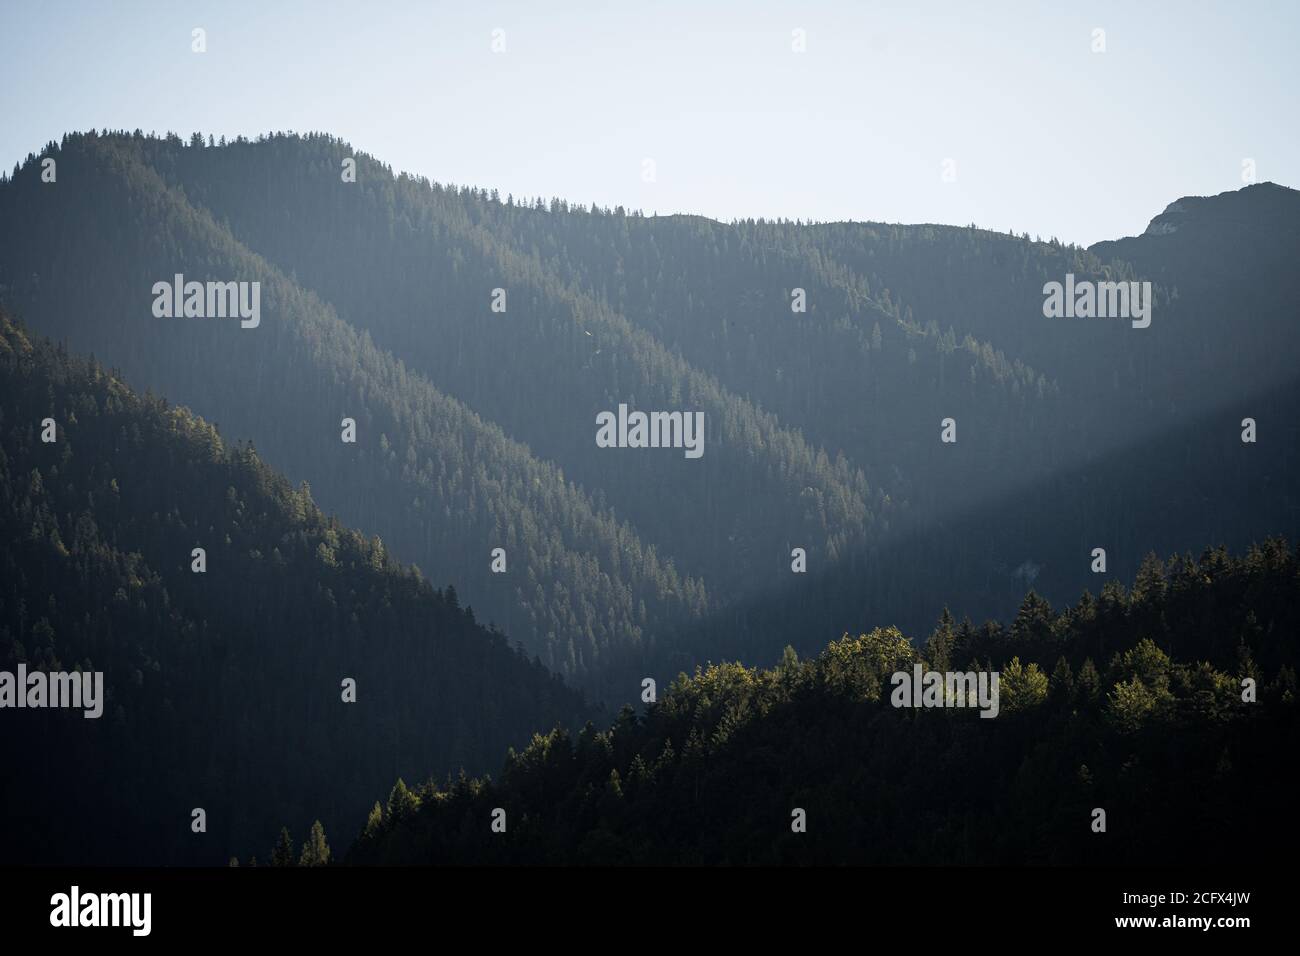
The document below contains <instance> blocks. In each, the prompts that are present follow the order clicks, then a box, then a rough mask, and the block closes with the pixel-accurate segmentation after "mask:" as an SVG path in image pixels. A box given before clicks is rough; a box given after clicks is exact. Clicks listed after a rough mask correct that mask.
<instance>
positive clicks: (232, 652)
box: [0, 314, 592, 864]
mask: <svg viewBox="0 0 1300 956" xmlns="http://www.w3.org/2000/svg"><path fill="white" fill-rule="evenodd" d="M46 419H52V420H53V422H52V426H51V427H52V428H53V429H54V431H53V432H52V433H51V437H53V438H54V439H55V440H53V441H44V440H43V438H42V433H43V432H45V431H46V428H45V426H44V425H43V423H44V422H45V420H46ZM0 548H2V550H0V671H7V672H9V673H11V674H12V673H14V672H15V671H16V668H17V667H18V666H19V664H24V665H25V666H26V668H27V670H28V672H29V673H30V672H32V671H37V670H40V671H62V670H68V671H71V670H82V671H102V672H103V674H104V686H105V689H106V697H107V700H106V703H105V704H104V707H103V715H102V716H101V717H100V718H98V719H86V718H84V717H83V715H82V712H81V711H79V710H74V711H51V710H14V709H6V710H5V711H4V714H3V719H4V722H5V724H4V733H3V734H0V761H2V762H3V764H4V766H5V768H6V770H5V774H4V781H5V783H4V786H2V787H0V812H2V813H3V816H4V819H5V820H6V821H7V824H6V833H5V838H4V840H3V841H2V842H0V860H3V861H4V862H6V863H14V862H40V863H44V864H50V863H59V862H74V861H75V862H80V863H86V862H91V863H107V862H112V863H116V864H123V863H152V864H159V863H181V862H190V863H193V862H201V863H208V864H220V863H224V862H225V861H226V859H227V857H228V855H229V853H230V848H231V847H236V848H243V847H256V846H262V845H265V846H268V847H269V846H270V845H271V842H272V840H273V839H274V837H275V834H276V832H277V830H278V828H279V826H280V824H281V823H285V822H288V823H290V824H291V825H293V826H295V827H300V828H302V829H304V830H305V829H306V827H307V825H308V824H310V823H311V822H312V820H313V819H316V818H319V819H320V820H321V821H324V825H325V827H326V828H329V829H333V828H334V827H342V828H343V832H344V833H345V834H347V833H348V828H350V827H351V826H352V821H353V820H354V819H355V818H356V817H357V815H358V814H361V813H363V812H364V808H365V806H366V805H367V801H368V798H369V797H370V796H371V795H373V793H374V792H375V790H376V788H378V787H381V786H383V785H385V783H386V781H388V780H391V779H392V777H393V775H394V774H395V773H407V774H411V773H415V772H421V773H424V772H428V770H429V768H431V767H440V768H442V772H444V773H452V772H455V771H457V770H459V769H460V768H462V767H463V768H466V769H469V768H477V769H478V771H479V772H482V771H486V770H490V769H492V768H494V767H495V766H496V765H497V763H498V762H499V759H500V754H501V753H502V751H503V749H504V748H505V747H507V746H509V745H511V744H519V743H523V742H525V741H526V740H527V739H528V737H529V736H530V735H531V733H532V732H534V731H535V730H536V728H537V726H538V725H539V722H540V723H541V725H543V726H545V725H547V724H549V723H550V722H552V721H560V722H564V723H569V722H572V721H575V720H582V719H585V718H586V716H587V715H589V714H590V713H592V711H591V709H590V708H589V707H588V705H587V704H586V703H585V702H584V701H583V700H582V698H581V697H580V696H579V695H578V694H577V692H575V691H574V690H572V689H570V688H569V687H566V686H565V685H564V684H563V682H562V681H561V679H560V678H559V677H558V676H557V675H554V674H552V673H550V672H548V671H547V669H546V668H545V667H543V666H542V664H541V663H540V662H538V661H537V660H535V659H532V660H530V659H529V658H528V657H527V656H525V655H524V654H522V653H521V652H520V651H519V650H517V649H514V648H512V647H511V646H510V645H509V643H508V641H507V639H506V636H505V635H503V634H502V633H500V632H499V631H497V630H495V629H491V628H485V627H484V626H483V625H481V624H480V623H478V621H477V620H476V616H475V614H474V612H473V610H472V609H470V608H469V607H462V606H461V604H460V601H459V598H458V596H457V594H456V591H455V589H454V587H451V586H447V587H446V588H445V589H440V588H435V587H434V586H433V585H432V584H430V583H429V582H428V581H427V580H425V579H424V578H423V577H422V576H421V575H420V574H419V573H418V572H417V571H416V570H415V569H412V568H410V567H407V566H404V565H401V564H399V563H398V562H397V561H395V560H394V558H393V557H392V555H391V554H389V552H388V550H387V548H386V547H385V545H384V544H383V542H382V541H381V540H380V539H379V538H378V537H367V536H366V535H364V534H362V533H360V532H358V531H356V530H353V529H350V528H348V527H346V526H345V525H343V524H341V523H340V522H339V521H338V520H337V519H336V518H331V517H327V516H326V515H324V514H323V513H322V512H321V510H320V509H319V508H318V507H317V506H316V504H315V503H314V501H313V499H312V493H311V491H310V490H309V488H308V487H307V486H306V485H302V486H300V487H298V488H294V487H293V486H292V485H290V484H289V482H288V481H286V480H285V479H284V478H283V477H281V476H279V475H277V474H276V473H275V472H273V471H272V470H271V469H270V468H269V467H267V465H266V464H264V463H263V462H262V460H261V458H260V457H259V455H258V453H257V452H256V451H255V450H254V448H253V447H252V446H251V445H247V444H234V445H230V444H227V443H226V442H225V441H224V440H223V439H222V438H221V436H220V435H218V433H217V431H216V429H215V428H213V427H212V426H211V425H209V424H207V423H206V422H204V421H203V420H202V419H199V418H197V417H195V416H194V415H193V414H191V413H190V412H189V411H187V410H186V409H183V408H177V407H175V406H172V405H170V404H169V403H168V402H167V401H166V400H165V399H161V398H157V397H152V396H147V395H146V396H141V395H138V394H136V393H135V392H133V391H132V390H131V389H130V388H129V387H127V386H126V385H125V384H124V383H123V382H122V381H121V379H120V378H119V377H118V376H117V375H115V374H114V373H112V372H109V371H106V370H105V369H103V368H102V367H100V366H99V365H98V364H96V363H94V362H90V361H85V360H81V359H74V358H71V357H69V356H68V354H67V353H66V352H64V351H63V350H62V349H61V348H58V347H55V346H53V345H51V344H49V343H48V342H46V341H44V340H42V339H39V338H35V337H33V336H31V335H30V334H28V333H27V332H26V331H24V330H23V329H22V328H21V327H19V326H18V325H16V324H14V323H13V322H12V321H11V320H10V319H9V318H8V317H5V316H3V315H2V314H0ZM195 548H202V549H203V550H204V552H205V555H204V557H205V570H204V571H203V572H202V573H197V572H195V571H194V570H193V569H194V563H193V562H194V558H193V556H192V555H193V549H195ZM348 678H351V679H352V680H354V681H355V682H356V702H355V703H344V702H343V691H342V684H343V681H344V680H345V679H348ZM195 808H202V809H203V810H205V811H206V815H207V825H208V829H207V832H205V833H194V832H192V831H191V823H192V819H191V812H192V811H193V810H194V809H195Z"/></svg>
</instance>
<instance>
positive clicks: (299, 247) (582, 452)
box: [0, 132, 1300, 704]
mask: <svg viewBox="0 0 1300 956" xmlns="http://www.w3.org/2000/svg"><path fill="white" fill-rule="evenodd" d="M43 155H47V156H48V157H49V158H57V159H58V162H59V170H60V173H59V180H58V183H57V184H45V183H42V182H41V181H40V178H39V172H40V169H39V164H38V159H37V157H32V158H31V159H30V160H29V161H28V162H27V163H25V164H24V165H23V166H21V167H20V168H19V169H18V170H16V171H15V173H14V175H13V176H12V177H11V178H9V179H8V180H6V181H4V182H0V221H3V222H4V223H5V224H7V225H8V224H13V223H21V224H24V227H23V228H17V227H14V226H9V227H8V228H5V229H0V285H3V287H4V288H2V289H0V297H2V298H3V299H4V300H5V301H8V302H11V303H12V304H13V305H14V307H15V308H16V309H17V310H18V311H19V312H20V313H21V314H22V315H24V316H25V318H26V319H27V321H29V322H30V323H31V324H32V326H33V327H35V328H38V329H40V330H41V331H44V332H48V333H50V334H52V335H55V336H57V337H61V338H65V339H66V340H67V341H68V342H69V344H70V345H71V346H72V347H73V348H74V349H77V350H85V351H92V352H94V353H95V354H97V355H101V356H103V357H104V358H106V359H108V360H109V361H111V362H113V363H114V364H115V365H117V366H120V367H121V368H122V370H123V373H124V375H126V377H127V379H128V381H131V382H132V383H135V384H138V385H140V386H147V387H151V388H154V389H156V390H157V391H159V392H161V393H162V394H164V395H166V396H167V397H169V398H173V399H174V400H177V401H183V402H185V403H186V404H188V405H190V406H192V407H194V408H195V409H196V410H197V411H199V412H200V413H201V414H204V415H205V416H206V417H208V418H209V419H212V420H215V421H218V422H220V423H221V425H222V427H223V430H224V431H225V432H226V433H227V434H230V435H234V436H239V437H246V438H251V439H252V440H254V441H255V442H256V443H257V447H258V448H259V449H260V450H262V452H263V454H265V455H266V456H267V458H268V461H270V462H271V463H272V464H273V465H275V466H276V467H277V468H280V469H281V470H283V471H284V472H286V474H288V475H289V476H290V477H292V478H294V479H295V480H298V479H307V480H310V481H311V483H312V487H313V489H314V492H315V494H316V495H317V497H318V499H319V500H320V501H321V502H322V503H323V504H324V505H325V506H327V507H328V508H330V509H331V510H334V511H337V512H338V513H339V514H340V515H341V516H342V517H343V518H344V519H345V520H346V521H348V522H349V523H352V524H355V525H357V526H359V527H361V528H364V529H366V530H367V531H371V532H376V533H378V534H380V535H381V536H382V537H383V539H384V541H385V542H386V544H387V545H388V546H389V547H390V548H392V549H393V551H394V553H395V554H396V555H397V556H398V557H400V558H401V559H403V560H408V561H412V562H415V563H417V564H418V565H419V566H420V567H421V568H422V569H424V570H425V572H426V573H428V574H429V575H430V577H431V578H433V579H434V580H438V581H455V582H456V583H457V587H459V588H461V593H462V595H463V596H464V597H465V599H466V600H467V601H469V602H471V603H472V604H473V605H474V606H475V607H476V608H479V609H480V611H481V612H482V616H483V617H484V618H485V619H490V620H492V621H495V622H496V623H498V624H500V625H502V627H503V628H504V629H505V630H506V632H507V633H509V634H510V635H511V637H512V638H514V639H517V640H519V641H521V642H522V643H523V644H524V645H525V646H526V647H528V648H529V649H530V650H531V651H534V652H536V653H538V654H539V655H540V656H541V657H542V659H543V661H544V662H545V663H546V664H547V665H548V666H550V667H552V668H554V669H556V670H557V671H559V672H561V673H562V674H564V675H565V676H566V677H567V678H569V679H571V680H574V681H577V682H579V683H580V684H581V685H582V686H583V687H585V688H587V689H589V690H591V691H592V692H593V693H594V694H596V695H597V696H598V697H600V698H601V699H603V700H606V701H609V702H611V703H615V704H617V703H620V702H622V701H625V700H629V699H633V698H634V697H635V695H636V688H637V686H638V684H639V680H640V678H641V676H643V675H645V674H656V675H660V676H663V675H665V674H672V673H676V671H677V670H678V669H681V668H687V669H689V668H690V667H692V666H693V665H694V664H695V663H696V662H701V661H706V660H716V659H720V658H723V657H729V656H735V655H739V656H740V657H741V658H742V659H744V660H745V661H746V662H748V663H754V664H758V663H764V662H771V661H772V660H774V659H775V657H774V655H775V654H776V653H778V652H779V649H780V648H781V647H783V646H784V645H785V644H787V643H794V644H795V645H796V646H797V647H798V648H799V649H800V650H801V651H810V650H815V649H816V648H817V646H818V644H817V643H815V641H816V638H814V637H812V635H816V634H824V633H827V632H831V633H840V632H841V631H844V630H848V631H852V632H857V631H859V630H861V629H863V628H866V627H868V626H871V625H872V624H873V623H874V622H876V621H880V620H890V621H895V622H898V623H899V624H900V625H901V626H903V627H904V628H905V629H910V630H915V629H917V628H919V627H923V626H925V624H926V623H928V620H929V617H930V614H931V612H932V607H933V603H934V595H935V587H936V580H939V581H940V582H941V583H942V584H943V585H944V586H943V590H942V592H941V593H942V594H943V595H944V597H945V598H946V599H948V600H950V601H951V602H952V604H953V606H954V607H955V608H957V609H958V610H960V611H962V612H969V613H970V614H972V615H973V616H975V617H977V618H982V617H985V616H990V615H993V616H999V615H1002V616H1005V615H1006V614H1008V613H1010V612H1012V611H1014V608H1015V606H1016V604H1017V601H1018V596H1019V594H1020V593H1021V592H1022V591H1023V589H1024V588H1025V587H1026V586H1028V585H1033V586H1035V587H1038V588H1041V589H1042V590H1043V591H1044V593H1046V594H1048V595H1049V596H1050V597H1052V598H1053V599H1054V600H1065V599H1068V598H1069V597H1071V596H1072V595H1074V594H1077V593H1078V591H1079V590H1080V589H1082V588H1083V587H1086V586H1093V585H1094V582H1096V581H1097V580H1098V578H1097V577H1096V576H1095V575H1094V574H1093V573H1092V571H1091V558H1090V553H1091V551H1092V549H1093V548H1096V547H1104V548H1107V550H1108V555H1109V560H1110V562H1111V564H1110V572H1109V573H1112V574H1113V573H1128V572H1131V571H1132V569H1133V568H1134V566H1135V564H1136V561H1137V560H1138V557H1139V556H1140V555H1141V554H1143V553H1145V552H1146V551H1148V550H1151V549H1156V550H1158V551H1160V552H1171V551H1182V550H1186V549H1191V548H1200V547H1202V546H1203V545H1204V543H1205V542H1207V541H1208V542H1214V543H1216V544H1224V545H1227V546H1230V547H1234V548H1241V547H1244V546H1246V545H1247V544H1248V543H1249V542H1250V541H1252V540H1257V539H1259V538H1260V537H1262V536H1263V535H1267V534H1273V533H1282V534H1287V535H1292V536H1300V508H1298V507H1297V501H1296V496H1295V494H1294V492H1293V491H1292V490H1291V489H1292V488H1294V487H1296V486H1297V485H1298V484H1300V482H1297V480H1296V479H1297V477H1298V476H1297V474H1296V466H1297V462H1296V459H1295V454H1294V452H1293V449H1294V448H1295V445H1296V443H1295V441H1294V436H1295V426H1294V424H1293V423H1292V416H1291V415H1290V414H1289V413H1290V410H1291V409H1292V408H1293V407H1294V406H1293V404H1292V401H1293V396H1294V394H1295V389H1296V382H1295V380H1294V377H1293V376H1292V372H1291V368H1290V365H1291V364H1293V363H1292V362H1291V361H1290V360H1291V357H1293V356H1294V355H1295V354H1296V350H1297V347H1298V346H1300V329H1297V327H1296V325H1295V323H1294V322H1293V321H1291V320H1290V319H1291V316H1292V315H1293V309H1292V307H1291V305H1290V303H1293V302H1294V301H1295V295H1294V293H1295V292H1296V291H1300V290H1296V289H1295V284H1296V281H1297V280H1296V278H1295V276H1294V275H1293V272H1292V271H1291V270H1289V268H1288V267H1287V266H1286V263H1287V261H1288V259H1287V257H1288V256H1290V257H1291V259H1294V256H1295V254H1297V253H1300V242H1298V241H1297V229H1298V228H1300V204H1298V203H1297V201H1296V193H1295V192H1294V191H1293V190H1286V189H1282V188H1281V187H1276V186H1272V185H1264V186H1256V187H1250V188H1248V189H1245V190H1241V191H1240V192H1238V193H1231V194H1225V195H1223V196H1219V197H1212V198H1208V199H1204V200H1193V201H1187V202H1186V203H1185V204H1184V203H1180V204H1175V207H1174V208H1173V209H1172V210H1171V211H1170V212H1167V213H1165V214H1164V215H1163V216H1161V217H1158V219H1157V221H1156V222H1155V224H1153V227H1152V229H1151V230H1149V234H1148V235H1146V236H1143V237H1140V238H1138V239H1135V240H1123V241H1122V242H1121V243H1118V244H1113V245H1107V244H1100V245H1098V246H1096V247H1093V249H1091V250H1084V249H1080V248H1078V247H1074V246H1067V245H1062V244H1061V243H1059V242H1055V241H1051V242H1037V241H1031V240H1030V239H1029V238H1028V237H1027V236H1022V237H1016V236H1008V235H1000V234H994V233H989V232H987V231H984V230H979V229H976V228H964V229H962V228H953V227H943V226H897V225H882V224H876V223H827V224H807V223H794V222H764V221H741V222H734V223H717V222H712V221H710V220H707V219H703V218H701V217H692V216H672V217H648V216H644V215H642V214H640V213H637V212H629V211H626V210H622V209H616V210H604V209H596V208H590V209H588V208H583V207H581V206H578V205H572V204H570V203H567V202H564V201H561V200H552V201H549V202H543V201H541V200H518V199H516V198H515V197H505V199H502V198H501V197H500V196H498V195H496V194H495V193H490V192H488V191H487V190H483V189H475V188H467V187H454V186H445V185H439V184H436V183H431V182H429V181H427V180H424V179H419V178H412V177H409V176H406V175H394V173H393V171H392V170H391V169H390V168H388V167H386V166H384V165H383V164H382V163H381V162H379V161H378V160H376V159H374V158H372V157H370V156H368V155H366V154H364V153H361V152H359V151H356V150H354V149H353V148H352V147H351V146H350V145H349V144H347V143H344V142H342V141H340V140H338V139H336V138H334V137H331V136H326V135H309V136H297V135H292V134H275V135H271V136H267V137H262V138H259V139H258V140H256V141H248V140H243V139H240V140H238V141H235V142H232V143H225V142H223V143H222V144H220V145H218V144H216V143H211V142H205V141H204V140H203V138H202V137H200V136H197V135H196V136H195V137H194V138H192V139H191V140H190V141H189V142H188V143H186V142H184V141H182V140H181V139H180V138H179V137H177V136H174V135H173V136H167V137H164V138H158V137H152V136H145V135H143V134H141V133H139V132H137V133H135V134H107V135H100V134H95V133H90V134H74V135H69V136H67V137H65V139H64V141H63V142H62V143H61V144H57V145H54V144H51V146H50V147H49V148H48V149H47V150H46V151H45V152H44V153H43ZM349 159H355V161H356V181H355V182H346V181H344V180H345V177H344V176H343V175H342V173H343V172H344V170H345V168H346V162H345V161H347V160H349ZM1170 216H1173V217H1174V219H1176V220H1177V221H1176V222H1174V220H1173V219H1168V217H1170ZM1207 258H1215V260H1216V263H1217V266H1215V267H1210V266H1207V265H1206V262H1205V260H1206V259H1207ZM178 271H185V272H186V273H187V275H188V274H193V276H194V277H197V278H201V279H206V278H217V279H233V278H256V277H260V278H261V280H262V281H263V283H264V285H265V293H264V296H265V297H264V305H263V311H264V316H265V317H264V319H263V322H262V325H261V327H259V328H258V329H255V330H242V329H239V328H238V324H237V323H226V324H224V325H223V324H221V323H220V322H216V323H213V322H209V321H208V320H201V321H195V320H157V319H152V318H151V317H150V316H149V314H148V311H147V310H148V305H149V296H148V289H149V287H150V285H151V283H152V282H155V281H157V280H159V279H167V278H169V277H170V276H171V275H173V274H174V273H175V272H178ZM1067 274H1070V275H1075V276H1076V277H1077V278H1079V279H1080V280H1081V281H1110V280H1116V281H1118V280H1122V281H1129V280H1133V281H1139V280H1141V281H1151V282H1152V283H1153V296H1154V306H1153V309H1154V314H1153V320H1152V323H1151V326H1150V327H1149V328H1146V329H1134V328H1131V327H1130V324H1129V322H1128V321H1127V320H1125V319H1064V318H1047V317H1045V316H1044V314H1043V287H1044V284H1045V283H1046V282H1050V281H1062V280H1064V279H1065V276H1066V275H1067ZM1206 276H1215V277H1217V278H1216V279H1215V283H1214V289H1218V290H1220V291H1219V292H1217V293H1215V292H1214V290H1213V289H1210V288H1209V287H1207V286H1206V279H1205V278H1204V277H1206ZM497 290H500V292H501V294H502V297H503V298H502V299H501V301H503V302H504V306H505V310H504V311H502V312H497V311H493V309H492V303H493V302H494V300H495V299H496V295H495V294H496V292H497ZM1252 290H1253V291H1252ZM800 293H801V294H802V296H803V302H804V303H805V304H806V311H797V310H794V309H792V303H793V302H794V301H795V299H796V298H797V297H798V295H799V294H800ZM1212 293H1213V294H1212ZM1233 296H1236V298H1235V299H1234V298H1233ZM1288 310H1290V311H1288ZM1225 317H1226V318H1225ZM624 402H626V403H627V404H629V405H630V406H632V407H633V408H634V409H640V410H645V411H651V410H657V411H672V410H682V411H696V410H698V411H701V412H703V415H704V421H705V438H704V453H703V456H702V457H701V458H699V459H698V460H692V459H688V458H686V457H685V455H684V454H683V453H682V451H681V450H678V449H619V450H613V449H609V448H600V447H597V444H596V441H595V432H596V420H595V419H596V415H597V414H598V413H599V412H602V411H613V410H616V409H617V407H618V405H619V404H620V403H624ZM343 416H352V417H355V418H356V420H357V422H358V433H359V438H358V442H357V444H355V445H344V444H342V443H340V442H338V434H339V433H338V428H339V421H340V419H341V418H342V417H343ZM1246 417H1251V418H1253V419H1255V420H1256V422H1257V424H1258V435H1259V438H1258V442H1257V443H1254V444H1245V443H1242V442H1241V441H1240V435H1241V431H1242V425H1241V422H1242V420H1243V419H1244V418H1246ZM947 418H952V419H954V420H955V423H956V426H955V427H956V432H955V434H956V441H955V443H945V442H942V441H941V440H940V422H941V421H942V420H944V419H947ZM1208 488H1221V489H1231V493H1232V494H1233V495H1235V497H1234V498H1232V500H1231V501H1228V502H1225V501H1219V500H1217V499H1214V498H1213V497H1211V496H1209V495H1208V493H1207V491H1206V489H1208ZM1117 502H1118V510H1115V508H1113V507H1112V506H1113V505H1116V503H1117ZM1216 502H1217V503H1216ZM1207 503H1209V504H1207ZM1108 508H1109V509H1111V510H1106V509H1108ZM1229 513H1230V514H1232V515H1233V516H1234V520H1233V521H1232V522H1231V523H1229V522H1227V521H1226V519H1225V517H1224V516H1225V515H1227V514H1229ZM496 547H502V548H504V549H505V551H506V554H507V559H508V570H507V572H506V573H504V574H493V573H491V571H490V553H491V550H492V549H493V548H496ZM794 548H802V549H804V550H805V551H806V554H807V567H808V573H807V574H794V573H792V571H791V568H792V555H791V551H792V549H794ZM805 633H806V634H808V635H809V637H807V638H805V637H803V636H802V635H803V634H805ZM805 640H808V641H814V643H808V644H805V643H803V642H804V641H805Z"/></svg>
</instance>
